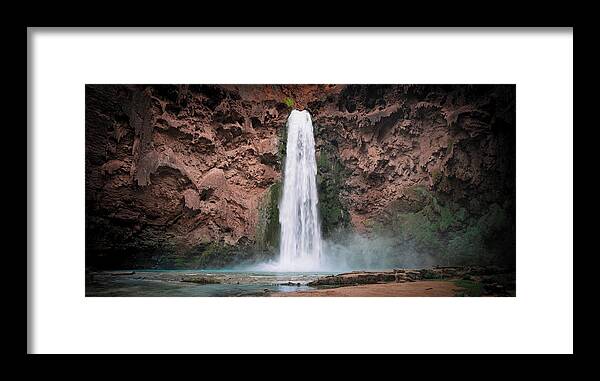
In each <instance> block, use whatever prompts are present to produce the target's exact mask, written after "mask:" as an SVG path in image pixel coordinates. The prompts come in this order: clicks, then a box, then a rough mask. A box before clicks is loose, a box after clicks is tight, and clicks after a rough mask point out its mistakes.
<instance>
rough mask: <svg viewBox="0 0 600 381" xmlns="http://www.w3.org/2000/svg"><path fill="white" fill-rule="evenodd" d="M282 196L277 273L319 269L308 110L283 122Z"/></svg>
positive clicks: (295, 112)
mask: <svg viewBox="0 0 600 381" xmlns="http://www.w3.org/2000/svg"><path fill="white" fill-rule="evenodd" d="M286 151H287V154H286V158H285V169H284V173H283V176H284V178H283V197H282V199H281V203H280V205H279V223H280V225H281V239H280V254H279V255H280V257H279V265H278V266H277V267H278V268H279V270H281V271H318V270H320V268H321V246H322V244H321V226H320V224H319V215H318V209H317V203H318V195H317V163H316V160H315V138H314V136H313V125H312V120H311V117H310V114H309V113H308V111H298V110H293V111H292V112H291V114H290V116H289V118H288V121H287V144H286Z"/></svg>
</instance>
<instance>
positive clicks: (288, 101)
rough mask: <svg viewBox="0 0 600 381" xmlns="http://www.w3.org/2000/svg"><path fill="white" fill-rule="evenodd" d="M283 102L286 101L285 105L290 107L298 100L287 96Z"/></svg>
mask: <svg viewBox="0 0 600 381" xmlns="http://www.w3.org/2000/svg"><path fill="white" fill-rule="evenodd" d="M283 103H285V105H286V106H288V107H289V108H292V107H294V105H295V104H296V102H294V100H293V99H292V98H289V97H287V98H285V99H284V100H283Z"/></svg>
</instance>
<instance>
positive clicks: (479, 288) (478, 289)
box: [454, 279, 483, 296]
mask: <svg viewBox="0 0 600 381" xmlns="http://www.w3.org/2000/svg"><path fill="white" fill-rule="evenodd" d="M454 284H455V285H457V286H458V287H460V288H461V289H462V290H460V291H459V292H458V294H457V296H481V295H482V294H483V285H482V284H481V283H479V282H476V281H473V280H466V279H459V280H456V281H454Z"/></svg>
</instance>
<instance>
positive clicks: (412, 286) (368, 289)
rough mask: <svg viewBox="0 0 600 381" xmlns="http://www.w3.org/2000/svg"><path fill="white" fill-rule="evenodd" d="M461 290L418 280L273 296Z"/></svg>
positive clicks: (446, 293) (444, 283)
mask: <svg viewBox="0 0 600 381" xmlns="http://www.w3.org/2000/svg"><path fill="white" fill-rule="evenodd" d="M460 290H461V288H460V287H458V286H457V285H455V284H454V283H453V282H447V281H426V280H424V281H417V282H406V283H378V284H362V285H358V286H346V287H338V288H330V289H320V290H311V291H299V292H278V293H274V294H271V296H310V297H312V296H456V293H457V292H459V291H460Z"/></svg>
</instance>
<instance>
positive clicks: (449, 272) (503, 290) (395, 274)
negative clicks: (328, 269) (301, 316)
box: [307, 266, 515, 296]
mask: <svg viewBox="0 0 600 381" xmlns="http://www.w3.org/2000/svg"><path fill="white" fill-rule="evenodd" d="M425 280H458V281H461V282H462V286H463V287H465V288H470V289H475V292H476V293H477V294H479V295H483V296H514V294H515V270H514V269H510V268H503V267H497V266H435V267H431V268H425V269H392V270H385V271H352V272H347V273H342V274H337V275H328V276H325V277H322V278H319V279H317V280H314V281H312V282H310V283H308V284H307V285H308V286H311V287H345V286H357V285H364V284H381V283H405V282H417V281H425Z"/></svg>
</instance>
